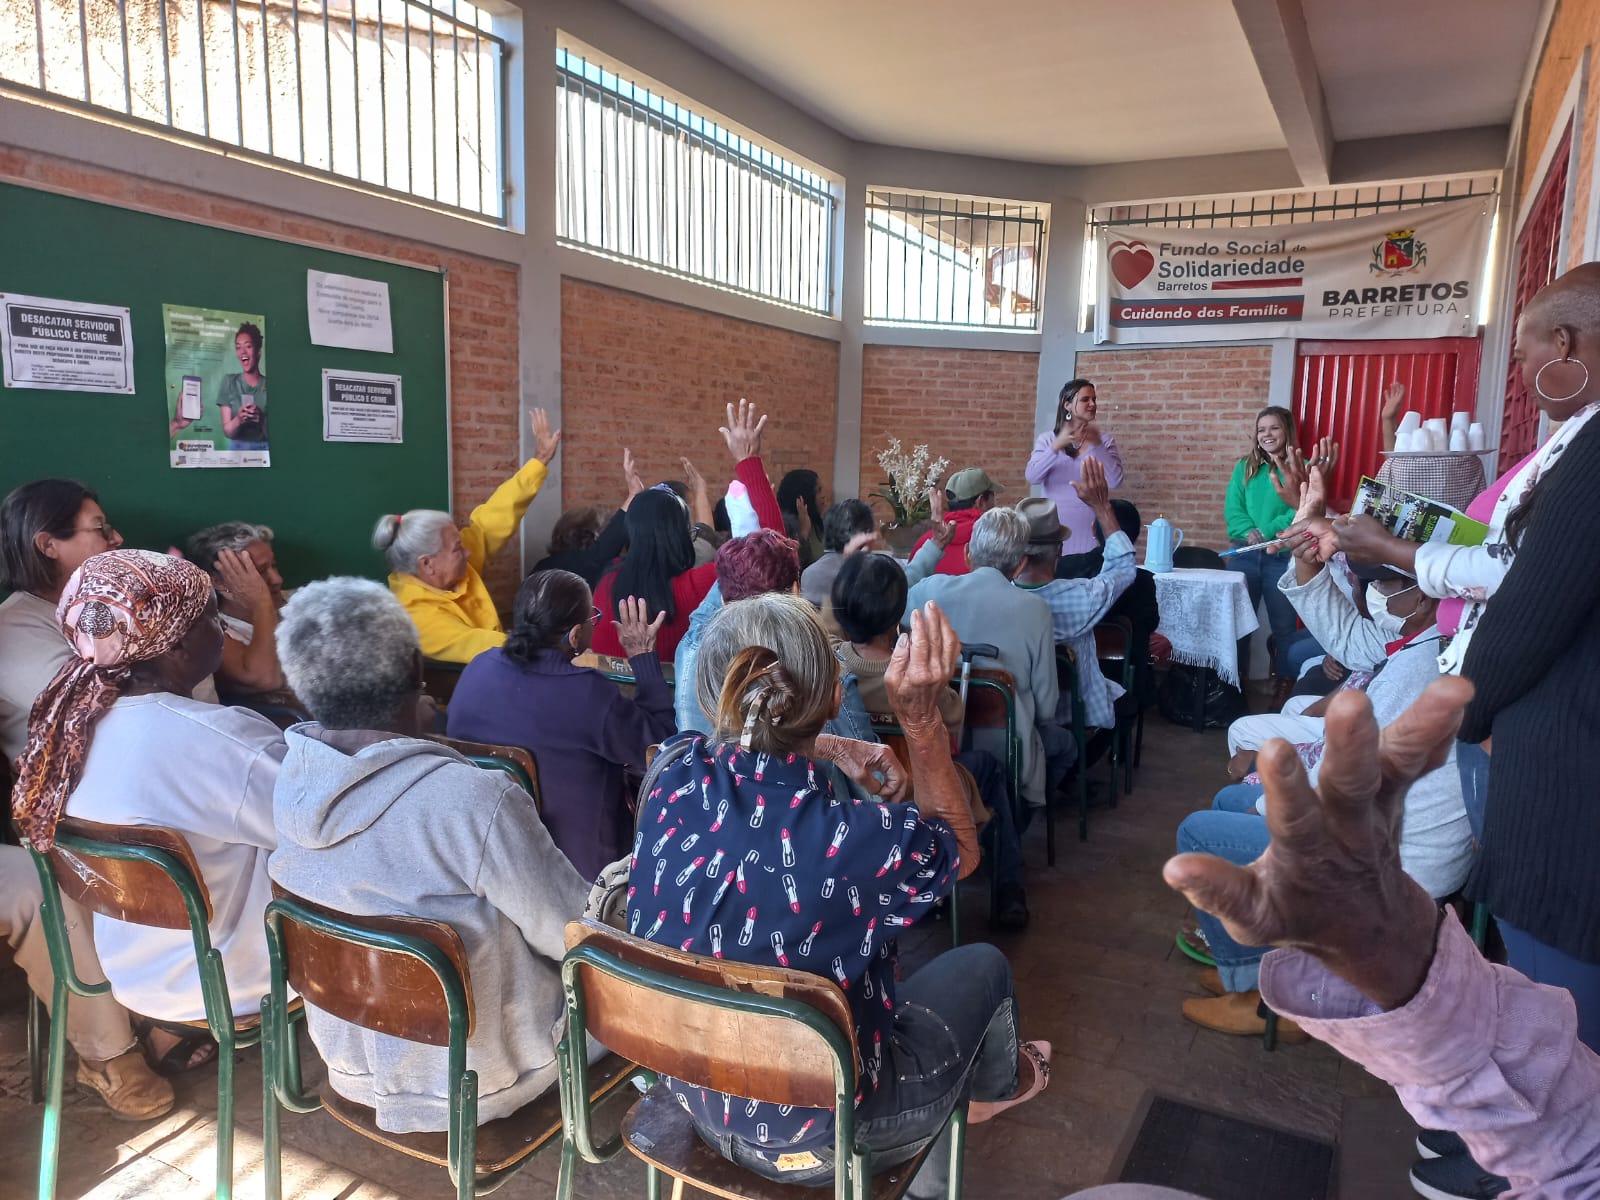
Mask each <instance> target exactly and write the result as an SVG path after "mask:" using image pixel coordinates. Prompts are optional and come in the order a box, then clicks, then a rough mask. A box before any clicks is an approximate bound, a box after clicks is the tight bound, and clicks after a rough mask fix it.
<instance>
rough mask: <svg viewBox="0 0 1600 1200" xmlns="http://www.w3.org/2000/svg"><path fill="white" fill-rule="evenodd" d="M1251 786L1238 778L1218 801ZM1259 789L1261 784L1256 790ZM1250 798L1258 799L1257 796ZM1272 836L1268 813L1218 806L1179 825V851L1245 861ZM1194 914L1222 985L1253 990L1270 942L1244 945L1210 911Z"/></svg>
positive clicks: (1257, 854) (1256, 854)
mask: <svg viewBox="0 0 1600 1200" xmlns="http://www.w3.org/2000/svg"><path fill="white" fill-rule="evenodd" d="M1250 786H1251V785H1248V784H1239V785H1237V786H1236V787H1235V788H1224V789H1223V790H1222V793H1219V794H1218V796H1217V801H1216V802H1217V803H1218V804H1219V805H1220V804H1221V803H1223V796H1224V795H1226V794H1227V793H1229V792H1237V791H1238V789H1247V788H1249V787H1250ZM1259 794H1260V792H1259V789H1258V790H1257V791H1256V795H1259ZM1241 797H1242V793H1239V795H1237V796H1235V797H1231V798H1230V802H1235V803H1237V802H1240V799H1241ZM1251 802H1252V804H1253V803H1254V796H1252V797H1251ZM1271 841H1272V838H1271V836H1270V835H1269V834H1268V833H1267V822H1266V818H1264V817H1259V816H1257V815H1256V814H1255V812H1254V810H1253V809H1252V811H1251V812H1248V813H1245V812H1237V811H1233V812H1230V811H1225V810H1224V811H1217V810H1215V809H1213V810H1212V811H1210V812H1197V813H1190V814H1189V815H1188V816H1187V817H1185V818H1184V819H1183V824H1181V825H1179V826H1178V853H1180V854H1214V855H1216V856H1217V857H1218V858H1221V859H1226V860H1227V861H1228V862H1231V863H1234V864H1235V865H1237V866H1241V867H1244V866H1249V865H1250V864H1251V863H1253V862H1255V860H1256V859H1258V858H1260V857H1261V855H1262V854H1263V853H1265V852H1266V849H1267V846H1268V844H1269V843H1270V842H1271ZM1195 916H1196V917H1197V918H1198V920H1199V923H1200V929H1201V931H1202V932H1203V933H1204V934H1205V935H1206V942H1207V943H1208V944H1209V945H1210V947H1211V957H1212V958H1214V959H1216V960H1217V974H1218V975H1220V976H1221V977H1222V986H1223V987H1225V988H1227V989H1228V990H1229V991H1230V992H1248V991H1251V990H1253V989H1254V988H1255V987H1256V986H1257V984H1258V983H1259V982H1260V979H1261V960H1262V958H1263V957H1265V956H1266V953H1267V951H1268V950H1270V949H1271V947H1270V946H1245V945H1241V944H1240V943H1238V942H1236V941H1234V940H1233V939H1232V938H1231V937H1229V936H1228V931H1227V930H1226V929H1224V928H1223V927H1222V922H1221V921H1219V920H1218V919H1217V918H1216V917H1214V916H1212V915H1211V914H1210V913H1208V912H1203V911H1201V910H1199V909H1196V910H1195Z"/></svg>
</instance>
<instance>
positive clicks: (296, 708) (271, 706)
mask: <svg viewBox="0 0 1600 1200" xmlns="http://www.w3.org/2000/svg"><path fill="white" fill-rule="evenodd" d="M219 699H220V700H221V701H222V703H223V704H227V705H230V706H232V707H234V708H248V709H249V710H250V711H251V712H256V713H260V714H261V715H262V716H263V717H265V718H266V719H267V720H269V721H271V722H272V723H273V724H274V725H276V726H277V727H278V728H279V729H287V728H289V726H291V725H298V724H300V722H302V721H309V720H311V719H312V717H311V714H310V713H309V712H307V711H306V709H305V706H304V705H302V704H301V703H300V698H299V697H298V696H296V695H295V694H294V693H293V692H291V691H290V690H289V689H288V688H279V689H277V690H276V691H272V692H222V693H221V694H220V695H219Z"/></svg>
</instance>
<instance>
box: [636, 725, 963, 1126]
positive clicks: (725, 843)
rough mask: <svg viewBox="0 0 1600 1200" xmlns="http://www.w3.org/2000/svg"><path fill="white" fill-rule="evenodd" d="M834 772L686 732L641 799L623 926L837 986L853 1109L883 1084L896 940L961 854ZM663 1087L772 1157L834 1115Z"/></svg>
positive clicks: (924, 824) (949, 836)
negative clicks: (855, 1054)
mask: <svg viewBox="0 0 1600 1200" xmlns="http://www.w3.org/2000/svg"><path fill="white" fill-rule="evenodd" d="M667 753H668V750H667V749H665V748H664V749H663V750H662V754H663V755H665V754H667ZM830 775H831V770H830V769H829V766H828V764H824V763H813V762H812V761H811V760H809V759H806V758H801V757H798V756H795V755H789V756H781V755H766V754H758V753H756V752H753V751H746V750H741V749H739V748H738V747H737V746H732V745H712V744H709V743H708V742H707V741H706V739H705V738H704V737H702V736H699V735H693V736H692V740H691V743H690V746H689V748H688V751H687V752H686V753H684V754H682V755H681V757H678V758H676V759H675V760H674V761H672V762H670V763H668V765H667V766H665V767H664V768H663V769H662V771H661V773H660V775H659V776H658V777H657V779H656V782H655V786H654V787H653V789H652V791H651V793H650V795H649V796H647V797H645V801H644V805H643V811H642V812H641V813H640V818H639V834H638V838H637V839H636V842H635V845H634V855H633V863H632V868H631V870H630V872H629V880H628V882H629V887H628V929H629V931H630V932H632V933H635V934H637V935H638V936H640V937H644V938H647V939H649V940H650V941H653V942H659V943H661V944H662V945H666V946H675V947H677V948H679V949H681V950H687V951H691V952H693V953H696V954H710V955H716V956H718V957H725V958H730V959H733V960H735V961H737V962H749V963H757V964H761V965H766V966H784V967H794V968H797V969H799V970H802V971H810V972H812V973H814V974H817V975H823V976H827V977H829V978H831V979H833V980H834V981H835V982H837V983H838V984H839V986H840V987H842V988H843V989H844V992H845V995H846V997H847V998H848V1000H849V1002H850V1010H851V1013H852V1014H853V1015H854V1018H855V1030H856V1044H857V1047H858V1049H859V1052H860V1056H861V1061H860V1064H859V1079H860V1086H859V1090H858V1092H857V1095H856V1105H857V1107H860V1105H861V1104H862V1102H863V1101H864V1100H865V1099H866V1098H867V1097H868V1096H870V1095H871V1094H872V1093H873V1092H874V1091H875V1090H876V1088H877V1086H878V1079H879V1075H880V1073H881V1069H882V1063H883V1054H884V1050H883V1043H884V1040H885V1039H886V1038H888V1037H889V1036H891V1033H892V1024H893V1021H892V1018H893V1015H894V1005H895V937H896V935H897V934H898V933H899V931H900V930H901V929H904V928H905V927H907V926H909V925H910V924H912V923H913V922H914V921H916V920H918V919H919V918H920V917H922V916H923V915H924V914H925V913H927V912H928V911H929V910H930V908H931V907H932V905H933V903H934V902H935V901H937V900H939V899H941V898H942V897H943V896H945V895H947V894H948V893H949V891H950V889H951V888H952V887H953V886H954V883H955V879H956V872H957V868H958V866H959V859H958V855H957V851H956V840H955V835H954V834H953V833H951V831H950V829H949V827H948V826H946V825H945V824H944V822H942V821H937V820H926V821H925V820H923V819H922V817H921V814H920V813H919V812H918V810H917V806H916V805H915V804H894V805H889V804H876V803H871V802H862V801H859V800H855V799H852V798H851V796H850V795H849V793H848V792H846V791H845V789H844V788H842V787H839V788H835V786H834V784H833V783H832V782H831V780H830ZM666 1083H667V1085H668V1086H669V1087H670V1088H671V1089H672V1091H673V1093H674V1094H675V1095H676V1096H677V1097H678V1100H679V1103H681V1104H682V1105H683V1106H684V1107H685V1108H686V1109H687V1110H688V1111H689V1113H690V1115H691V1116H693V1117H694V1119H695V1121H696V1122H697V1123H698V1124H700V1125H701V1127H702V1128H703V1129H704V1130H705V1131H706V1132H707V1133H709V1134H712V1135H718V1134H727V1133H732V1134H735V1135H737V1136H738V1137H739V1138H741V1139H742V1140H744V1141H745V1142H748V1143H752V1144H754V1145H755V1146H757V1147H759V1148H760V1149H762V1150H763V1151H770V1152H771V1153H773V1154H779V1153H795V1152H798V1151H802V1150H806V1149H810V1148H814V1147H816V1146H820V1145H826V1144H828V1143H830V1142H831V1141H832V1138H833V1114H832V1112H831V1111H830V1110H827V1109H808V1108H787V1109H785V1108H780V1107H779V1106H777V1105H773V1104H765V1103H759V1102H756V1101H753V1100H746V1099H743V1098H741V1097H738V1096H727V1095H724V1094H723V1093H721V1092H711V1091H708V1090H706V1089H704V1088H698V1087H693V1086H691V1085H689V1084H686V1083H683V1082H681V1081H679V1080H672V1079H669V1080H666Z"/></svg>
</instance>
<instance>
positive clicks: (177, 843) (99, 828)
mask: <svg viewBox="0 0 1600 1200" xmlns="http://www.w3.org/2000/svg"><path fill="white" fill-rule="evenodd" d="M45 857H46V858H47V859H48V860H49V863H50V868H51V871H52V873H53V874H54V875H55V880H56V886H57V887H59V888H60V889H61V893H62V895H64V896H66V897H68V898H69V899H71V900H75V901H77V902H78V903H79V904H81V905H82V906H83V907H84V908H87V909H88V910H89V911H91V912H97V913H100V914H101V915H102V916H107V917H114V918H116V919H117V920H119V921H127V922H129V923H130V924H133V925H149V926H153V927H155V928H157V929H185V930H191V931H193V929H194V924H193V922H192V921H191V919H190V918H191V915H193V916H194V917H197V918H199V919H200V923H201V927H202V929H203V928H204V927H205V926H207V925H209V924H210V923H211V917H212V912H211V893H210V891H209V890H208V889H207V888H206V881H205V876H203V875H202V874H201V873H200V863H199V862H198V860H196V858H195V856H194V850H193V849H191V848H190V846H189V842H188V840H187V839H186V838H185V837H184V836H183V834H181V833H179V832H178V831H177V830H176V829H167V828H164V827H163V826H159V825H102V824H100V823H99V822H98V821H82V820H78V819H77V818H74V817H63V818H62V820H61V822H60V824H58V825H57V826H56V839H55V845H54V846H53V847H52V848H51V850H50V852H49V854H48V855H46V856H45Z"/></svg>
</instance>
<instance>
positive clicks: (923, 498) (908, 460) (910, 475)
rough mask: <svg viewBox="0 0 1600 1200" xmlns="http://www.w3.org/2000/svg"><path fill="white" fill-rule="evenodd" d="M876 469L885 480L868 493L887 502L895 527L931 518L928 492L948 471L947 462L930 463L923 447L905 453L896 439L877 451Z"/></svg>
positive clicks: (948, 461)
mask: <svg viewBox="0 0 1600 1200" xmlns="http://www.w3.org/2000/svg"><path fill="white" fill-rule="evenodd" d="M878 466H879V467H881V468H882V469H883V473H884V474H885V475H887V476H888V477H889V478H887V479H885V480H884V481H883V483H882V485H881V486H882V487H883V488H884V490H883V491H881V492H873V493H871V494H872V495H874V496H876V497H878V498H879V499H880V500H884V501H887V502H888V504H889V507H890V508H892V509H893V510H894V519H895V521H896V522H897V523H898V524H900V525H915V524H916V523H917V522H918V521H923V520H926V519H927V518H928V517H929V516H931V515H932V510H931V509H930V507H929V504H928V489H930V488H932V487H933V486H934V485H935V484H937V483H939V481H940V480H942V479H943V478H944V473H945V472H946V471H947V470H949V469H950V460H949V459H947V458H940V459H936V460H935V461H933V462H931V463H930V462H929V461H928V447H927V446H925V445H923V446H915V447H913V448H912V451H911V453H910V454H907V453H905V451H904V450H902V449H901V448H900V439H899V438H897V437H896V438H890V439H889V445H888V447H887V448H886V449H883V450H880V451H878Z"/></svg>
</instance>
